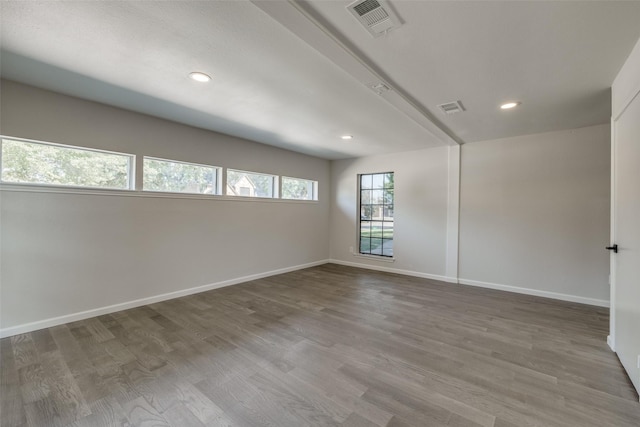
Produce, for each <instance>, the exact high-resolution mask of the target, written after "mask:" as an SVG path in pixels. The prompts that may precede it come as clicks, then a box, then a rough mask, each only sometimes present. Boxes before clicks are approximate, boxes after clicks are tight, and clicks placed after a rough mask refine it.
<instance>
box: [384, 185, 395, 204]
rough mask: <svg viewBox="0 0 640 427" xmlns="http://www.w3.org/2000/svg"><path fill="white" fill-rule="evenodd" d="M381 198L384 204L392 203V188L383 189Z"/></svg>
mask: <svg viewBox="0 0 640 427" xmlns="http://www.w3.org/2000/svg"><path fill="white" fill-rule="evenodd" d="M383 200H384V204H385V205H390V204H392V203H393V190H392V189H391V190H384V193H383Z"/></svg>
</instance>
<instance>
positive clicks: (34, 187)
mask: <svg viewBox="0 0 640 427" xmlns="http://www.w3.org/2000/svg"><path fill="white" fill-rule="evenodd" d="M0 191H11V192H24V193H57V194H85V195H93V196H120V197H145V198H159V199H196V200H211V201H227V202H230V201H233V202H266V203H303V204H304V203H318V201H317V200H296V199H280V198H278V199H273V198H266V197H241V196H226V195H224V196H223V195H214V194H194V193H167V192H160V191H141V190H117V189H107V188H89V187H71V186H68V187H67V186H55V185H46V184H21V183H0Z"/></svg>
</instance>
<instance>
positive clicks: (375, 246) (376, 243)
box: [370, 237, 382, 255]
mask: <svg viewBox="0 0 640 427" xmlns="http://www.w3.org/2000/svg"><path fill="white" fill-rule="evenodd" d="M370 245H371V254H373V255H382V239H377V238H374V237H372V238H371V244H370Z"/></svg>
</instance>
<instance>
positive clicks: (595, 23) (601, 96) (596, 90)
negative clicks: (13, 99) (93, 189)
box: [0, 1, 640, 159]
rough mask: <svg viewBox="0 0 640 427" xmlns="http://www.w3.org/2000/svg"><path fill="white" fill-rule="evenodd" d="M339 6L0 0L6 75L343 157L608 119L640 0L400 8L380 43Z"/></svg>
mask: <svg viewBox="0 0 640 427" xmlns="http://www.w3.org/2000/svg"><path fill="white" fill-rule="evenodd" d="M346 4H348V2H343V1H326V2H325V1H322V2H321V1H318V2H308V3H292V2H268V1H256V2H255V4H254V3H251V2H245V1H225V2H190V1H185V2H100V1H98V2H38V1H36V2H6V1H3V2H0V13H1V18H0V19H1V21H0V23H1V25H2V28H1V33H0V35H1V39H0V42H1V48H2V51H1V52H0V55H1V58H0V63H1V67H2V68H1V71H2V76H3V78H8V79H11V80H16V81H20V82H24V83H27V84H32V85H34V86H38V87H43V88H45V89H50V90H54V91H58V92H62V93H66V94H70V95H74V96H78V97H81V98H86V99H90V100H94V101H98V102H103V103H106V104H110V105H114V106H118V107H122V108H127V109H130V110H133V111H138V112H142V113H145V114H150V115H155V116H159V117H163V118H167V119H170V120H175V121H178V122H182V123H186V124H190V125H194V126H198V127H202V128H205V129H211V130H216V131H219V132H223V133H228V134H231V135H235V136H239V137H243V138H247V139H252V140H256V141H259V142H263V143H266V144H271V145H275V146H280V147H283V148H288V149H292V150H296V151H300V152H303V153H307V154H312V155H316V156H320V157H325V158H329V159H335V158H345V157H354V156H362V155H370V154H381V153H387V152H393V151H405V150H413V149H419V148H426V147H433V146H437V145H444V144H451V143H454V142H453V141H454V140H456V141H458V142H471V141H477V140H482V139H488V138H500V137H507V136H513V135H519V134H526V133H535V132H542V131H548V130H555V129H566V128H574V127H580V126H587V125H591V124H597V123H605V122H607V121H608V118H609V115H610V103H609V91H608V88H609V86H610V85H611V82H612V81H613V78H614V77H615V75H616V73H617V71H618V70H619V68H620V67H621V65H622V63H623V61H624V59H625V58H626V56H627V55H628V53H629V52H630V50H631V48H632V46H633V44H634V43H635V41H636V40H637V39H638V37H640V25H638V22H640V2H457V1H455V2H429V1H424V2H420V1H396V2H393V3H392V4H393V7H394V8H395V10H396V12H397V13H398V14H399V15H400V17H401V18H402V19H403V21H404V22H405V24H404V25H403V26H402V27H400V28H399V29H397V30H394V31H392V32H390V33H389V34H388V35H386V36H384V37H380V38H376V39H374V38H372V37H371V36H370V35H369V34H368V33H367V32H366V31H365V30H364V29H363V28H361V27H358V26H357V24H356V21H355V19H354V18H353V16H351V15H350V14H349V13H348V12H347V11H346V10H345V8H344V7H345V5H346ZM196 70H198V71H203V72H206V73H208V74H210V75H212V76H213V80H212V82H210V83H208V84H204V85H203V84H198V83H196V82H193V81H191V80H189V79H188V78H187V75H188V73H189V72H191V71H196ZM379 80H383V81H385V82H387V83H388V84H390V85H391V87H392V90H391V91H390V92H388V93H386V94H382V95H378V94H376V93H375V92H374V91H372V90H371V89H370V88H369V87H367V86H370V85H371V84H372V83H375V82H376V81H379ZM508 99H516V100H520V101H522V102H523V104H522V106H521V107H519V108H518V109H517V110H515V111H509V112H506V113H505V112H502V111H499V110H498V109H497V105H498V104H499V103H500V102H502V101H504V100H508ZM454 100H462V102H463V104H464V106H465V107H466V109H467V111H466V112H464V113H462V114H459V115H453V116H445V115H444V114H442V113H441V112H439V111H437V110H436V109H435V108H434V107H435V105H436V104H440V103H443V102H447V101H454ZM342 134H351V135H354V137H355V138H354V139H353V140H351V141H348V142H345V141H343V140H341V139H340V138H339V137H340V135H342Z"/></svg>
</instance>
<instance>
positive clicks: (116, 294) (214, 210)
mask: <svg viewBox="0 0 640 427" xmlns="http://www.w3.org/2000/svg"><path fill="white" fill-rule="evenodd" d="M1 89H2V99H1V105H0V108H1V111H2V117H1V123H0V132H1V133H2V134H4V135H8V136H14V137H22V138H29V139H36V140H43V141H51V142H58V143H64V144H70V145H79V146H85V147H93V148H99V149H106V150H113V151H120V152H126V153H133V154H136V155H138V156H139V157H141V156H142V155H149V156H155V157H161V158H168V159H176V160H182V161H192V162H197V163H204V164H212V165H216V166H225V167H231V168H237V169H243V170H252V171H258V172H269V173H274V174H280V175H286V176H293V177H301V178H308V179H313V180H317V181H319V199H320V200H319V202H299V201H298V202H296V201H281V200H280V201H271V200H266V201H258V200H251V201H244V200H239V199H236V200H229V199H211V198H207V197H192V198H180V197H154V196H150V195H140V194H133V195H132V194H120V193H119V194H118V195H104V194H97V193H99V192H95V191H94V192H92V193H96V194H79V193H77V192H73V191H62V192H51V191H47V190H38V192H33V191H27V190H31V189H33V188H29V189H25V191H22V190H19V191H14V190H15V188H14V189H11V190H7V189H6V188H5V189H4V190H2V191H0V197H1V201H0V204H1V217H0V220H1V228H2V235H1V254H0V256H1V260H0V261H1V265H0V267H1V273H0V280H1V290H0V291H1V293H0V297H1V298H0V299H1V307H0V308H1V317H0V324H1V327H2V328H3V329H5V328H11V327H14V326H17V325H22V324H25V323H29V322H36V321H42V320H45V319H49V318H53V317H57V316H65V315H69V314H73V313H77V312H81V311H84V310H93V309H97V308H100V307H105V306H109V305H113V304H120V303H124V302H128V301H132V300H136V299H142V298H148V297H152V296H155V295H159V294H163V293H170V292H176V291H181V290H184V289H189V288H193V287H197V286H203V285H208V284H212V283H218V282H221V281H225V280H232V279H236V278H239V277H243V276H248V275H254V274H262V273H266V272H270V271H273V270H278V269H285V268H289V267H295V266H299V265H303V264H307V263H313V262H318V261H323V260H325V259H327V258H328V256H329V238H328V236H329V206H330V202H329V198H330V196H329V194H330V193H329V182H330V180H329V178H330V163H329V162H328V161H326V160H322V159H318V158H314V157H309V156H305V155H302V154H298V153H293V152H290V151H286V150H281V149H277V148H273V147H268V146H265V145H262V144H257V143H254V142H250V141H246V140H241V139H238V138H234V137H230V136H225V135H221V134H216V133H214V132H209V131H205V130H201V129H196V128H192V127H188V126H184V125H180V124H176V123H172V122H169V121H165V120H161V119H157V118H153V117H149V116H145V115H141V114H137V113H132V112H129V111H125V110H121V109H117V108H112V107H108V106H105V105H101V104H96V103H92V102H88V101H84V100H80V99H77V98H72V97H68V96H64V95H60V94H55V93H53V92H48V91H44V90H40V89H36V88H33V87H29V86H24V85H21V84H18V83H14V82H10V81H2V88H1Z"/></svg>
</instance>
